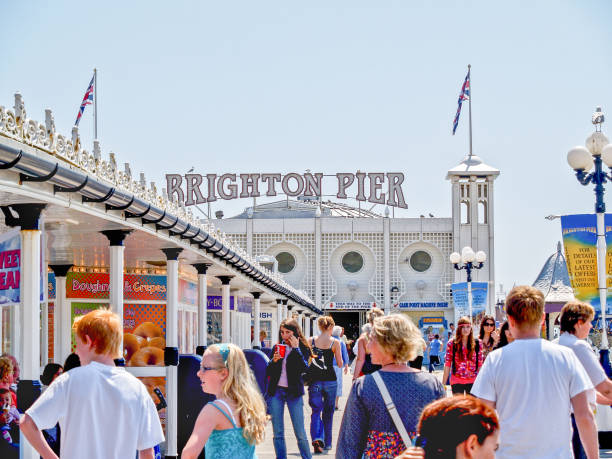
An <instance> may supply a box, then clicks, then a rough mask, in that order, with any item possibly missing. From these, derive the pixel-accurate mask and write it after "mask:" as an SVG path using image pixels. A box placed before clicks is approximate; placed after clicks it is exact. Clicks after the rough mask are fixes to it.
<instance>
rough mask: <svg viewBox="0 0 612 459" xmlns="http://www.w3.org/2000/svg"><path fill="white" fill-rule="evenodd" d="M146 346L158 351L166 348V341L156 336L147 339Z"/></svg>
mask: <svg viewBox="0 0 612 459" xmlns="http://www.w3.org/2000/svg"><path fill="white" fill-rule="evenodd" d="M147 346H153V347H158V348H160V349H164V348H165V347H166V340H165V339H164V338H162V337H161V336H156V337H155V338H149V344H147Z"/></svg>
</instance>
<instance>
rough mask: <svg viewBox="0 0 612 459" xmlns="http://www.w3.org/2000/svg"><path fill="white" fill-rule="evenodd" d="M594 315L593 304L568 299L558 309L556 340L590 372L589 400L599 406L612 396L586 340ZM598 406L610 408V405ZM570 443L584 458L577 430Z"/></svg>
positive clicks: (611, 391) (576, 452)
mask: <svg viewBox="0 0 612 459" xmlns="http://www.w3.org/2000/svg"><path fill="white" fill-rule="evenodd" d="M594 317H595V310H594V309H593V306H591V305H590V304H587V303H583V302H582V301H570V302H569V303H567V304H566V305H565V306H563V309H561V316H560V317H559V321H560V323H561V336H559V338H558V340H556V341H558V343H559V344H560V345H562V346H566V347H569V348H570V349H571V350H572V351H574V354H576V357H578V360H580V363H581V364H582V366H583V367H584V369H585V370H586V372H587V375H589V379H590V380H591V383H592V384H593V386H594V387H595V390H594V391H593V393H592V396H591V397H590V398H589V403H591V404H592V405H595V402H597V403H600V404H602V405H610V404H612V400H610V398H612V381H610V379H609V378H608V376H607V375H606V372H605V371H604V369H603V367H602V366H601V364H600V363H599V359H598V358H597V356H596V355H595V353H594V352H593V350H592V349H591V346H589V344H588V343H587V342H586V341H585V339H586V338H587V337H588V336H589V332H590V331H591V328H593V325H592V321H593V318H594ZM601 408H602V409H607V410H609V409H610V408H609V407H601ZM574 425H575V419H574V416H573V415H572V426H574ZM572 445H573V448H574V456H575V457H576V459H582V458H584V456H585V455H584V451H583V450H582V445H581V444H580V439H579V438H578V435H577V434H576V431H574V436H573V438H572Z"/></svg>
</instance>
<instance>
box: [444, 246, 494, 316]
mask: <svg viewBox="0 0 612 459" xmlns="http://www.w3.org/2000/svg"><path fill="white" fill-rule="evenodd" d="M449 258H450V262H451V263H452V264H453V266H454V267H455V269H456V270H457V271H460V270H462V269H465V272H466V274H467V288H468V291H467V295H468V309H469V314H470V322H471V321H472V269H480V268H482V267H483V266H484V262H485V261H486V259H487V254H486V253H484V252H483V251H482V250H479V251H478V252H476V253H474V250H473V249H472V248H471V247H464V248H463V250H461V254H459V253H457V252H453V253H451V254H450V257H449ZM460 262H461V263H463V265H461V266H459V263H460Z"/></svg>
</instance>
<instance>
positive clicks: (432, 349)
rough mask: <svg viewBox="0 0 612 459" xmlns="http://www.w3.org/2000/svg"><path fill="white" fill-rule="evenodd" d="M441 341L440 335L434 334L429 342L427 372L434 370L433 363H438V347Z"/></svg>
mask: <svg viewBox="0 0 612 459" xmlns="http://www.w3.org/2000/svg"><path fill="white" fill-rule="evenodd" d="M441 347H442V343H441V342H440V335H435V336H434V339H433V341H432V342H431V343H429V372H430V373H431V372H433V371H434V370H435V367H434V365H440V357H439V354H440V348H441Z"/></svg>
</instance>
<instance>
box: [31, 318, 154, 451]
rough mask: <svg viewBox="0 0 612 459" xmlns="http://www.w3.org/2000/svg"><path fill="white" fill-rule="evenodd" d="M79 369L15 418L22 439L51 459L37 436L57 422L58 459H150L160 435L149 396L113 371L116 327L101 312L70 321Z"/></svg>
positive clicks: (116, 323) (128, 376)
mask: <svg viewBox="0 0 612 459" xmlns="http://www.w3.org/2000/svg"><path fill="white" fill-rule="evenodd" d="M73 329H74V331H75V335H76V342H77V347H76V353H77V354H78V356H79V358H80V360H81V365H82V366H81V367H78V368H74V369H72V370H70V371H69V372H66V373H64V374H62V375H61V376H59V377H58V378H57V379H56V380H55V381H54V382H53V383H51V385H50V386H49V388H48V389H47V390H46V391H45V392H44V393H43V394H42V395H41V396H40V397H39V398H38V400H36V402H34V404H33V405H32V406H31V407H30V408H29V409H28V410H27V411H26V413H25V414H24V415H23V416H22V418H21V424H20V428H21V431H22V432H23V434H24V436H25V437H26V439H27V440H28V441H29V442H30V444H31V445H32V446H33V447H34V448H35V449H36V451H37V452H38V453H39V454H40V455H41V456H42V457H43V458H45V459H47V458H53V459H55V458H57V456H56V455H55V453H53V451H52V450H51V449H50V448H49V446H48V445H47V443H46V442H45V439H44V437H43V435H42V433H41V430H43V429H48V428H51V427H53V426H55V424H56V423H57V422H59V424H60V428H61V432H62V437H61V445H60V456H61V457H62V459H77V458H78V459H82V458H87V459H125V458H134V457H135V456H136V451H138V452H139V457H140V458H146V459H153V457H154V453H153V448H154V446H155V445H157V444H159V443H161V442H163V441H164V434H163V431H162V428H161V424H160V422H159V417H158V415H157V411H156V409H155V405H154V404H153V400H152V399H151V396H150V395H149V393H148V392H147V389H146V387H145V386H144V384H142V383H141V382H140V381H139V380H138V379H136V378H135V377H134V376H132V375H131V374H129V373H128V372H127V371H125V369H123V368H117V367H115V364H114V361H113V358H114V357H115V356H118V355H120V354H119V343H120V342H121V329H122V323H121V321H120V320H119V317H118V316H117V315H116V314H114V313H112V312H111V311H109V310H106V309H98V310H96V311H92V312H90V313H88V314H86V315H84V316H82V317H79V318H77V319H76V320H75V321H74V325H73Z"/></svg>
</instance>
